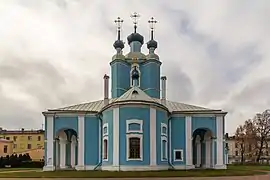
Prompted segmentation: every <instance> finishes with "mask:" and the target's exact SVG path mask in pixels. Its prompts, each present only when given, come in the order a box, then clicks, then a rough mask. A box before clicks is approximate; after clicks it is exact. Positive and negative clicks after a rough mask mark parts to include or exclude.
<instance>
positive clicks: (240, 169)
mask: <svg viewBox="0 0 270 180" xmlns="http://www.w3.org/2000/svg"><path fill="white" fill-rule="evenodd" d="M266 167H268V169H269V170H270V167H269V166H259V167H258V166H229V169H227V170H188V171H185V170H181V171H180V170H179V171H176V170H175V171H144V172H109V171H56V172H38V171H28V172H12V173H0V178H3V177H4V178H18V177H21V178H44V177H46V178H57V177H58V178H60V177H62V178H131V177H138V178H139V177H149V178H151V177H152V178H154V177H218V176H249V175H257V174H265V173H266V172H263V171H265V170H266V169H267V168H266ZM17 170H18V171H19V169H17ZM20 170H25V169H20Z"/></svg>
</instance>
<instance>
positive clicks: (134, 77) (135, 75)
mask: <svg viewBox="0 0 270 180" xmlns="http://www.w3.org/2000/svg"><path fill="white" fill-rule="evenodd" d="M139 77H140V75H139V71H138V70H137V69H136V67H135V69H134V70H133V71H132V79H139Z"/></svg>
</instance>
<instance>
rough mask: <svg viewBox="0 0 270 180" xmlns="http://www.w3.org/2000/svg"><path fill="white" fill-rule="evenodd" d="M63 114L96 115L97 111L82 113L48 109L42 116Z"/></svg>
mask: <svg viewBox="0 0 270 180" xmlns="http://www.w3.org/2000/svg"><path fill="white" fill-rule="evenodd" d="M64 113H74V114H75V113H79V114H97V113H98V111H82V110H53V109H48V110H47V111H44V112H42V114H43V115H46V114H64Z"/></svg>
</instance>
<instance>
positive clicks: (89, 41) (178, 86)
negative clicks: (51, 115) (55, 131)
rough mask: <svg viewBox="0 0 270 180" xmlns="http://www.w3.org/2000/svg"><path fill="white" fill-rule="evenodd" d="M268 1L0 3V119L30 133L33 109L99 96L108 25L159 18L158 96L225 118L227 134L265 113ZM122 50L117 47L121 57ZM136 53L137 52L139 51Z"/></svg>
mask: <svg viewBox="0 0 270 180" xmlns="http://www.w3.org/2000/svg"><path fill="white" fill-rule="evenodd" d="M269 3H270V2H269V1H267V0H265V1H264V0H263V1H260V2H257V1H256V2H253V1H243V2H242V1H240V2H239V1H237V2H236V1H231V2H228V1H219V2H217V1H213V0H206V1H204V2H198V1H195V0H187V1H181V2H179V1H170V2H167V1H166V2H165V1H154V0H151V1H137V0H136V1H135V0H134V1H128V2H127V1H125V0H118V1H114V2H111V1H88V0H69V1H67V0H57V1H55V0H39V1H35V0H24V1H20V0H9V1H5V2H0V27H1V28H0V39H1V41H0V108H1V113H0V118H1V119H2V120H1V125H2V126H4V127H6V128H21V127H25V128H39V127H41V123H42V122H43V117H42V116H41V111H43V110H45V109H46V108H51V107H62V106H66V105H69V104H76V103H81V102H86V101H91V100H96V99H100V98H102V77H103V75H104V74H105V73H107V74H110V67H109V62H110V60H111V57H112V55H113V54H114V52H115V50H114V49H113V47H112V44H113V41H114V39H115V38H116V33H115V27H114V24H113V20H114V19H115V18H116V17H117V16H120V17H122V18H124V21H125V23H124V25H123V33H122V38H123V39H124V40H125V41H126V36H127V35H128V34H129V33H131V31H132V27H131V26H132V22H131V20H130V19H129V16H130V13H132V12H134V11H135V10H136V11H137V12H139V13H141V15H142V16H141V18H140V21H139V28H138V31H139V32H140V33H141V34H143V35H144V36H145V41H147V40H148V39H149V30H148V25H147V20H148V19H149V18H150V17H151V16H155V17H156V19H157V20H158V21H159V23H158V25H157V30H156V32H155V37H156V39H157V40H158V42H159V48H158V49H157V53H158V54H159V55H160V59H161V61H162V62H163V74H164V75H167V77H168V93H169V94H168V97H169V98H170V99H177V100H179V101H184V102H188V103H191V104H198V105H201V106H206V107H210V108H223V109H225V110H227V111H229V114H228V116H227V122H228V123H227V131H228V132H230V133H232V132H233V131H234V129H235V126H236V125H237V124H239V123H242V122H243V121H244V120H245V119H248V118H250V117H252V116H253V114H255V113H257V112H258V111H263V110H264V109H266V108H269V106H270V97H269V96H268V94H269V93H268V92H269V90H270V84H269V79H270V75H269V72H268V69H269V68H268V67H270V61H269V58H270V53H269V48H270V35H269V33H268V32H269V30H270V22H269V21H268V19H267V18H268V16H269V10H267V7H268V6H269V5H270V4H269ZM128 50H129V48H128V47H127V44H126V48H125V49H124V52H125V53H127V52H128ZM143 51H144V52H147V50H146V46H145V45H144V47H143Z"/></svg>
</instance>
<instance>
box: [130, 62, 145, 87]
mask: <svg viewBox="0 0 270 180" xmlns="http://www.w3.org/2000/svg"><path fill="white" fill-rule="evenodd" d="M134 67H137V71H138V72H139V79H138V85H137V86H138V87H140V86H141V77H142V76H141V71H140V66H139V64H137V63H133V64H132V66H131V69H130V72H129V78H130V87H132V86H133V85H132V83H133V82H132V71H133V70H134Z"/></svg>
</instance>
